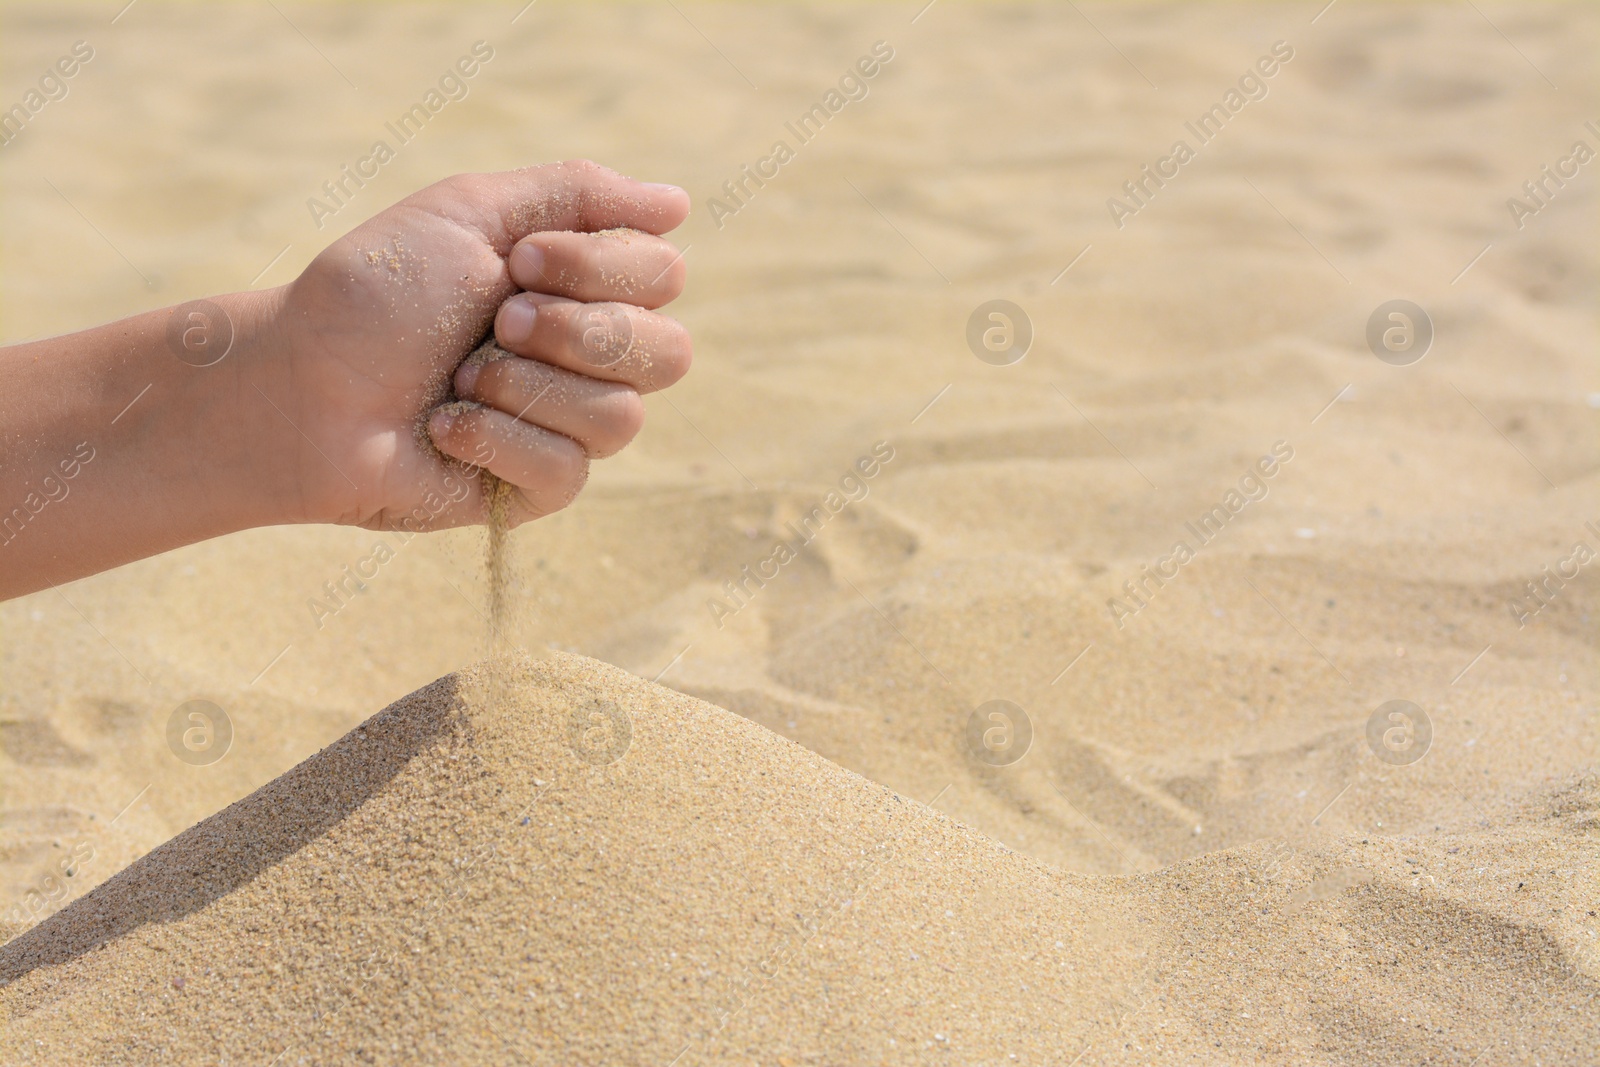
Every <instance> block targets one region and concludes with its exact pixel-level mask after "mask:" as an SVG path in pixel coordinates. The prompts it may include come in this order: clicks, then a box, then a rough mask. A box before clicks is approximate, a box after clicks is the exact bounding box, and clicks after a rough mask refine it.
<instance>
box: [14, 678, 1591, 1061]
mask: <svg viewBox="0 0 1600 1067" xmlns="http://www.w3.org/2000/svg"><path fill="white" fill-rule="evenodd" d="M1595 807H1596V790H1595V789H1594V788H1593V786H1592V784H1584V783H1579V784H1577V785H1576V786H1574V787H1573V788H1572V789H1570V790H1569V792H1568V794H1566V795H1565V796H1564V799H1561V800H1559V801H1558V802H1556V803H1555V804H1554V806H1553V807H1551V808H1550V810H1549V811H1545V812H1542V813H1539V812H1536V813H1534V814H1532V815H1530V816H1529V819H1528V822H1529V825H1528V826H1525V827H1522V828H1521V829H1520V831H1519V833H1518V834H1517V836H1518V837H1519V838H1520V839H1521V840H1523V841H1525V842H1526V841H1534V842H1536V844H1535V846H1534V847H1544V848H1554V847H1561V842H1559V841H1556V840H1553V836H1554V837H1559V836H1561V835H1562V834H1574V835H1582V834H1584V833H1592V823H1593V819H1594V810H1595ZM1563 820H1564V821H1563ZM1563 828H1564V829H1563ZM1366 844H1367V843H1366V842H1361V843H1359V844H1357V843H1355V842H1352V843H1351V845H1350V849H1349V850H1347V852H1348V853H1349V854H1348V855H1346V856H1344V857H1342V858H1341V857H1312V856H1304V855H1297V856H1292V857H1279V859H1280V861H1286V862H1290V863H1300V864H1305V865H1307V866H1308V867H1311V868H1317V867H1320V868H1322V869H1323V870H1324V871H1331V872H1332V873H1331V874H1325V875H1324V877H1322V878H1321V879H1320V880H1319V881H1317V882H1315V883H1313V891H1311V892H1302V893H1300V894H1299V895H1298V896H1292V895H1290V894H1289V893H1288V891H1287V889H1284V888H1282V885H1283V884H1284V882H1283V881H1276V880H1274V879H1271V878H1263V877H1260V872H1261V869H1262V861H1263V857H1262V856H1261V855H1257V854H1252V853H1250V852H1249V850H1243V851H1241V852H1238V853H1232V854H1219V855H1212V856H1207V857H1205V858H1203V859H1200V860H1197V861H1192V862H1190V863H1186V864H1181V865H1179V866H1177V867H1175V868H1171V869H1169V870H1168V871H1167V872H1164V873H1162V874H1159V875H1151V876H1145V877H1143V878H1140V879H1134V880H1117V879H1090V878H1084V877H1079V876H1071V875H1064V874H1061V873H1058V872H1054V871H1052V870H1050V869H1049V868H1046V867H1043V866H1041V865H1039V864H1038V863H1036V862H1034V861H1032V860H1029V859H1027V858H1026V857H1023V856H1021V855H1019V854H1016V853H1013V852H1011V851H1009V850H1007V849H1005V848H1004V847H1002V846H1000V845H998V844H996V843H994V842H993V841H991V840H990V839H988V838H986V837H984V836H982V835H981V834H978V833H977V832H975V831H973V830H970V829H968V828H966V827H963V826H961V825H960V824H958V823H955V822H953V821H951V820H950V819H948V818H946V817H945V816H943V815H942V814H940V813H939V812H937V811H936V810H934V809H933V808H932V807H929V806H927V805H924V804H922V803H919V802H916V801H913V800H909V799H907V798H904V797H901V796H898V795H896V794H894V793H892V792H891V791H889V790H887V789H884V788H882V787H880V786H877V785H874V784H872V783H870V782H868V781H867V780H865V779H863V778H860V777H858V776H857V775H855V774H853V773H851V772H849V771H846V770H843V769H841V768H839V767H836V766H834V765H832V764H830V763H828V762H827V761H826V760H824V759H822V758H821V757H819V756H817V755H815V754H814V753H812V752H810V751H809V750H807V749H805V748H802V747H801V746H799V745H797V744H794V743H792V742H789V741H787V740H785V739H783V738H781V737H778V736H777V735H775V734H772V733H770V732H768V731H767V730H765V729H763V728H761V727H760V726H757V725H755V724H754V723H751V722H750V721H748V720H746V719H743V718H741V717H739V716H736V715H733V714H731V713H729V712H726V711H723V710H721V709H719V708H716V707H713V706H711V705H708V704H704V703H701V702H699V701H697V700H694V699H692V698H689V697H686V696H683V695H681V694H678V693H675V692H672V691H670V690H666V689H662V688H659V687H657V686H654V685H651V684H649V683H647V682H643V681H641V680H639V679H637V678H635V677H633V676H631V675H628V674H626V673H625V672H622V671H620V670H618V669H616V668H613V667H610V666H606V665H604V664H600V663H597V662H595V661H592V660H587V659H582V658H580V657H576V656H565V655H563V656H560V657H559V658H557V659H553V660H550V661H545V662H534V661H516V662H511V661H506V662H505V663H504V664H503V665H502V666H500V667H499V668H497V669H495V670H492V671H491V670H489V669H488V668H485V667H480V668H477V669H475V670H473V671H468V672H463V673H461V674H458V675H452V676H449V677H446V678H443V679H441V680H440V681H438V682H435V683H434V684H433V685H431V686H428V687H427V688H425V689H422V690H420V691H419V692H417V693H414V694H412V695H411V696H410V697H407V698H406V699H404V700H402V701H400V702H398V703H396V704H395V705H393V706H392V707H390V708H389V709H387V710H385V711H384V712H382V713H380V714H379V715H376V716H374V717H373V718H371V719H369V720H368V721H367V722H366V723H364V724H362V725H361V726H360V727H358V728H357V729H356V730H354V731H353V732H351V733H350V734H349V735H347V736H346V737H344V738H343V739H342V740H340V741H338V742H337V743H335V744H333V745H330V746H329V747H328V748H326V749H324V750H323V751H322V752H320V753H318V754H317V755H315V756H313V757H312V758H310V759H308V760H306V761H305V762H304V763H302V764H300V765H299V766H298V767H296V768H294V769H293V770H291V771H290V772H288V773H287V774H285V775H283V776H281V777H280V778H278V779H277V780H275V781H273V782H272V783H270V784H269V785H267V786H265V787H264V788H262V789H260V790H257V791H256V792H255V793H254V794H252V795H250V796H249V797H247V798H245V799H244V800H241V801H239V802H238V803H236V804H234V805H232V806H231V807H229V808H227V809H225V810H224V811H222V812H220V813H218V814H217V815H215V816H213V817H211V818H209V819H207V820H205V821H203V822H201V823H199V824H198V825H196V826H194V827H192V828H191V829H189V830H188V831H186V832H184V833H182V834H180V835H179V836H178V837H176V838H174V839H173V840H172V841H170V842H169V843H167V844H166V845H164V846H162V847H161V848H158V849H157V850H155V851H154V852H152V853H150V854H149V855H148V856H146V857H144V858H143V859H141V860H140V861H138V862H137V863H135V864H133V865H132V866H131V867H129V868H128V869H127V870H125V871H123V872H122V873H120V874H118V875H117V876H115V877H114V878H112V879H110V880H109V881H108V882H106V883H105V884H104V885H102V886H101V887H99V888H98V889H96V890H95V891H94V892H93V893H91V894H89V895H88V896H86V897H84V898H83V899H81V900H79V901H77V902H76V903H74V904H73V905H71V906H70V907H68V908H66V909H65V910H63V911H62V912H60V913H59V914H57V915H56V916H54V917H53V918H51V919H50V920H48V921H46V922H44V923H42V924H41V925H39V926H38V927H36V928H35V929H33V930H31V931H30V932H28V933H27V934H25V935H23V936H21V937H19V938H17V939H16V940H14V941H12V942H11V943H10V944H8V945H6V946H5V947H4V948H3V949H0V1007H3V1009H4V1011H5V1013H6V1017H7V1018H9V1020H10V1024H11V1027H12V1034H11V1041H10V1042H9V1043H10V1044H12V1045H13V1046H14V1048H15V1049H16V1056H15V1058H12V1056H11V1055H10V1054H9V1053H8V1056H7V1062H8V1063H12V1062H20V1063H32V1062H39V1063H43V1062H56V1063H59V1062H72V1063H83V1062H94V1063H139V1064H148V1063H156V1062H182V1063H191V1062H226V1063H263V1064H266V1063H280V1064H291V1063H333V1062H339V1063H344V1062H372V1063H408V1064H412V1063H425V1064H433V1063H438V1064H474V1063H518V1062H529V1063H541V1062H562V1063H599V1062H608V1063H615V1062H627V1063H662V1064H667V1063H678V1064H690V1063H751V1062H760V1063H789V1064H795V1063H846V1062H848V1063H880V1062H923V1061H924V1060H925V1058H926V1057H927V1056H928V1055H929V1054H930V1050H940V1052H941V1055H942V1054H945V1053H948V1054H950V1055H949V1058H948V1059H947V1060H945V1062H953V1063H954V1062H959V1063H1010V1062H1020V1063H1037V1062H1043V1061H1046V1060H1049V1061H1052V1062H1053V1061H1056V1060H1058V1059H1061V1058H1062V1057H1063V1056H1065V1057H1066V1058H1068V1059H1070V1057H1071V1056H1072V1055H1077V1054H1080V1053H1085V1052H1087V1051H1090V1050H1094V1051H1095V1053H1096V1056H1097V1057H1098V1060H1099V1062H1116V1061H1120V1060H1123V1059H1125V1060H1126V1061H1127V1062H1139V1061H1140V1060H1141V1059H1142V1058H1144V1057H1147V1056H1149V1055H1154V1054H1157V1053H1162V1054H1168V1053H1172V1052H1183V1053H1184V1054H1186V1055H1198V1056H1200V1057H1202V1059H1203V1060H1211V1059H1216V1060H1217V1061H1227V1062H1256V1061H1257V1060H1258V1059H1260V1060H1262V1061H1263V1062H1264V1061H1270V1060H1273V1059H1278V1060H1280V1061H1281V1058H1282V1057H1283V1056H1285V1055H1291V1054H1292V1055H1294V1056H1295V1057H1296V1059H1297V1062H1343V1061H1344V1059H1345V1057H1347V1056H1349V1055H1352V1054H1359V1057H1360V1058H1361V1059H1362V1060H1363V1061H1365V1062H1391V1061H1392V1062H1418V1061H1417V1060H1416V1059H1415V1057H1416V1054H1417V1053H1418V1052H1419V1050H1424V1049H1426V1050H1432V1051H1434V1052H1435V1053H1437V1052H1438V1051H1439V1050H1441V1049H1446V1048H1456V1049H1458V1050H1459V1051H1460V1052H1461V1054H1462V1058H1463V1061H1465V1060H1467V1059H1470V1055H1471V1054H1472V1053H1474V1052H1476V1051H1478V1050H1480V1049H1482V1048H1485V1047H1488V1046H1489V1045H1490V1044H1496V1045H1498V1046H1499V1047H1500V1048H1501V1049H1502V1050H1512V1049H1514V1048H1516V1047H1518V1046H1519V1045H1520V1046H1521V1047H1524V1048H1527V1047H1533V1045H1538V1046H1540V1047H1541V1049H1542V1055H1543V1056H1544V1057H1545V1060H1544V1061H1545V1062H1562V1061H1563V1060H1566V1061H1568V1062H1578V1061H1579V1060H1578V1057H1579V1055H1580V1050H1581V1049H1582V1048H1583V1047H1590V1048H1592V1047H1593V1045H1594V1042H1595V1040H1596V1039H1597V1038H1600V1026H1597V1024H1596V1022H1595V1018H1596V1017H1595V1014H1594V1012H1593V1010H1592V1001H1593V997H1594V994H1595V990H1596V985H1595V982H1594V981H1593V980H1592V978H1590V977H1585V976H1584V975H1583V974H1582V973H1581V972H1580V970H1579V969H1577V968H1575V967H1574V965H1573V963H1572V962H1571V960H1570V959H1569V954H1568V952H1567V951H1566V950H1564V949H1563V947H1562V946H1561V945H1560V944H1558V943H1557V942H1556V941H1554V940H1553V939H1552V938H1550V937H1549V936H1547V935H1545V934H1543V933H1541V932H1540V931H1539V930H1537V929H1535V928H1531V927H1528V926H1526V925H1524V924H1519V923H1518V922H1517V921H1515V919H1514V918H1512V917H1509V916H1502V917H1497V916H1496V915H1494V914H1492V913H1490V912H1489V911H1486V910H1483V909H1470V908H1466V907H1463V906H1461V905H1459V904H1457V903H1454V902H1451V901H1449V900H1440V899H1424V897H1425V896H1426V895H1425V894H1424V895H1423V896H1419V894H1418V893H1417V892H1416V891H1414V890H1408V889H1407V888H1406V883H1405V881H1404V879H1405V878H1406V877H1407V876H1408V875H1409V873H1410V872H1412V871H1413V870H1414V869H1415V868H1414V867H1412V866H1408V864H1413V863H1415V862H1417V861H1416V859H1415V850H1414V849H1413V850H1411V851H1409V852H1408V851H1406V850H1405V849H1404V848H1403V847H1401V846H1400V845H1399V844H1397V843H1395V842H1380V843H1379V844H1378V845H1376V846H1372V847H1371V848H1368V849H1363V848H1362V846H1364V845H1366ZM1568 844H1570V842H1568ZM1447 847H1450V848H1451V854H1452V855H1453V854H1454V853H1455V852H1459V851H1460V850H1461V844H1460V842H1459V841H1457V842H1455V843H1454V844H1453V845H1448V846H1447V844H1446V843H1445V842H1442V841H1441V842H1436V843H1435V844H1434V845H1430V846H1428V848H1430V849H1431V850H1432V851H1436V852H1440V853H1443V852H1444V851H1445V850H1446V848H1447ZM1477 847H1479V846H1478V845H1474V848H1477ZM1356 853H1361V855H1360V856H1359V857H1358V856H1357V855H1356ZM1357 859H1359V860H1360V864H1361V865H1360V866H1358V864H1357V862H1356V861H1357ZM1568 862H1570V861H1568ZM1590 873H1591V875H1592V873H1593V872H1592V871H1591V872H1590ZM1480 892H1481V890H1480ZM1529 902H1530V903H1531V900H1530V901H1529ZM1292 925H1298V926H1299V927H1301V929H1299V930H1295V931H1291V930H1290V929H1289V927H1290V926H1292ZM1291 935H1292V936H1291ZM1291 944H1292V945H1295V946H1298V947H1297V948H1296V949H1295V950H1294V951H1293V952H1292V953H1291V952H1289V951H1288V949H1287V946H1288V945H1291ZM1446 963H1448V964H1449V965H1450V966H1449V969H1448V970H1445V969H1443V968H1444V964H1446ZM1463 979H1465V980H1463ZM1375 993H1381V994H1382V995H1381V996H1374V994H1375ZM1513 995H1515V996H1517V997H1519V998H1520V1000H1519V1004H1520V1005H1521V1008H1522V1009H1523V1010H1522V1011H1521V1012H1520V1013H1519V1014H1520V1019H1519V1020H1518V1023H1517V1028H1516V1031H1515V1032H1513V1031H1512V1030H1511V1028H1509V1027H1508V1026H1506V1025H1505V1024H1496V1025H1498V1026H1500V1027H1501V1028H1502V1029H1504V1030H1505V1031H1506V1032H1505V1033H1498V1032H1495V1031H1494V1030H1492V1029H1486V1027H1485V1025H1484V1024H1483V1023H1482V1022H1481V1020H1479V1019H1475V1018H1474V1016H1475V1015H1477V1014H1478V1012H1479V1011H1481V1010H1482V1009H1486V1008H1488V1007H1490V1006H1492V1005H1493V1004H1494V1003H1495V1002H1496V1001H1497V1000H1500V999H1502V998H1506V997H1510V996H1513ZM1356 1003H1359V1004H1361V1005H1362V1007H1361V1009H1360V1014H1359V1015H1358V1014H1357V1013H1356V1011H1355V1010H1354V1009H1353V1005H1354V1004H1356ZM1413 1031H1414V1032H1413ZM1447 1031H1448V1032H1447ZM1580 1031H1582V1032H1580ZM1136 1033H1137V1034H1139V1035H1142V1036H1139V1037H1135V1036H1134V1035H1135V1034H1136ZM1530 1037H1536V1038H1537V1039H1538V1040H1537V1041H1530ZM1474 1042H1475V1043H1476V1044H1474ZM1222 1048H1226V1049H1227V1051H1226V1052H1225V1053H1224V1052H1220V1051H1218V1050H1219V1049H1222ZM1013 1057H1014V1059H1013ZM1438 1062H1450V1061H1449V1060H1441V1061H1438Z"/></svg>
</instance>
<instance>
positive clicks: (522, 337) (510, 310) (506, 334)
mask: <svg viewBox="0 0 1600 1067" xmlns="http://www.w3.org/2000/svg"><path fill="white" fill-rule="evenodd" d="M541 258H542V257H541ZM538 314H539V309H538V308H536V307H534V306H533V303H532V302H531V301H528V300H520V299H517V298H515V297H513V298H512V299H510V300H507V301H506V303H505V306H504V307H502V308H501V309H500V321H499V322H498V323H496V324H495V329H494V332H495V336H496V337H497V338H498V339H499V341H500V344H501V345H503V346H513V345H521V344H526V343H527V342H528V339H529V338H531V337H532V336H533V320H534V318H535V317H537V315H538Z"/></svg>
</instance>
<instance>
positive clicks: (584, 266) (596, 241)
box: [507, 230, 688, 308]
mask: <svg viewBox="0 0 1600 1067" xmlns="http://www.w3.org/2000/svg"><path fill="white" fill-rule="evenodd" d="M507 266H509V267H510V269H511V280H512V281H514V282H516V283H517V284H518V285H519V286H521V287H522V288H524V289H528V290H531V291H533V292H536V293H549V294H552V295H554V296H566V297H571V298H572V299H574V300H583V301H588V302H593V301H599V300H622V301H626V302H627V303H629V304H637V305H639V306H640V307H646V308H658V307H660V306H661V305H662V304H666V303H670V302H671V301H673V300H675V299H677V296H678V294H679V293H681V292H683V280H684V276H685V275H686V274H687V273H688V271H687V268H686V267H685V266H684V262H683V253H681V252H679V251H678V249H677V248H676V247H675V246H674V245H673V244H672V243H671V242H670V241H667V240H665V239H664V238H660V237H654V236H652V235H650V234H648V233H640V232H638V231H637V230H609V231H607V232H605V233H566V232H558V233H532V234H529V235H528V236H527V237H524V238H523V239H522V240H520V241H518V242H517V246H516V247H515V248H513V249H512V250H511V257H510V259H509V260H508V261H507Z"/></svg>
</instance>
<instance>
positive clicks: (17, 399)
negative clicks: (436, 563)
mask: <svg viewBox="0 0 1600 1067" xmlns="http://www.w3.org/2000/svg"><path fill="white" fill-rule="evenodd" d="M277 299H278V294H277V293H276V292H268V293H242V294H234V295H231V296H219V297H215V298H213V300H212V303H213V304H214V306H216V307H220V308H221V309H222V310H223V311H224V312H225V313H226V320H227V321H207V317H206V316H205V315H203V314H202V315H201V316H200V317H198V318H193V319H190V318H188V317H187V316H186V315H180V313H179V312H177V311H175V310H174V309H162V310H159V311H153V312H148V313H146V314H142V315H136V316H134V317H132V318H128V319H124V320H122V321H120V322H115V323H111V324H109V325H106V326H100V327H97V328H95V329H92V330H86V331H84V332H82V333H77V334H71V335H68V336H66V337H56V338H51V339H49V340H44V341H35V342H29V343H27V344H21V345H15V346H12V347H9V348H5V349H0V600H3V599H6V598H9V597H13V596H18V595H21V594H23V593H28V592H32V591H34V590H37V589H42V588H45V587H46V586H50V585H59V584H61V583H63V582H68V581H71V580H73V579H75V578H80V577H83V576H85V575H87V574H92V573H95V572H97V571H101V570H105V569H107V568H109V567H114V566H117V565H119V564H122V563H126V562H129V561H131V560H135V559H140V558H143V557H145V556H150V555H154V554H156V553H159V552H163V551H166V550H168V549H171V548H176V547H178V546H180V545H185V544H189V543H192V542H195V541H199V540H202V539H205V538H208V537H215V536H218V535H220V534H225V533H231V532H234V531H237V530H242V529H247V528H250V527H253V526H261V525H270V524H273V523H277V522H286V521H291V520H292V518H293V517H294V515H293V505H292V500H293V492H294V487H293V486H291V485H281V484H273V483H274V481H275V479H274V478H273V477H272V474H271V472H272V471H273V469H274V465H272V464H270V463H260V462H258V460H259V458H260V456H261V454H262V450H264V449H270V448H272V447H274V443H275V442H277V441H279V440H280V438H282V436H283V432H284V430H286V429H287V430H289V431H290V432H292V428H291V427H288V426H287V425H286V424H285V425H274V424H273V420H278V421H279V423H282V417H281V416H279V415H278V414H277V413H275V412H274V410H273V409H272V407H271V406H270V405H269V404H268V403H267V402H265V401H264V400H263V399H262V398H261V397H260V396H259V395H257V394H256V393H255V391H254V389H253V387H252V384H251V371H252V368H253V366H254V365H255V364H256V363H257V362H258V361H259V358H260V354H261V351H262V349H263V348H264V347H266V346H269V345H271V344H273V343H275V341H274V337H273V335H272V327H271V325H270V324H271V322H272V308H273V307H274V305H275V303H276V301H277ZM213 317H214V316H213ZM175 320H176V322H175ZM230 326H231V330H232V342H231V345H230V346H229V347H228V348H227V351H226V355H223V356H222V358H220V360H218V361H217V362H215V363H213V364H212V365H210V366H195V365H193V364H194V363H197V362H204V361H206V360H207V359H209V358H213V357H214V356H216V355H218V354H220V349H221V346H222V344H223V343H225V342H226V331H228V330H229V329H230ZM169 329H170V331H171V332H172V333H174V334H177V338H176V349H175V347H174V346H173V345H169ZM185 330H188V331H189V333H188V336H187V338H185V337H184V335H183V334H184V331H185ZM186 340H187V342H188V347H184V342H185V341H186ZM207 344H209V345H210V346H211V347H210V349H209V350H208V349H207V347H206V345H207ZM180 352H182V353H183V358H180V355H179V353H180ZM186 360H187V362H186ZM252 400H254V401H255V402H254V403H251V401H252Z"/></svg>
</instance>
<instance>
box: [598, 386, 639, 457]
mask: <svg viewBox="0 0 1600 1067" xmlns="http://www.w3.org/2000/svg"><path fill="white" fill-rule="evenodd" d="M644 418H645V410H644V400H643V399H641V398H640V396H639V394H638V393H637V392H635V391H634V390H632V389H629V388H627V387H623V388H621V389H618V390H617V391H616V392H615V393H613V394H612V395H611V396H609V397H607V398H606V401H605V413H604V417H603V418H602V420H601V425H602V427H603V429H602V430H601V432H600V433H599V434H597V435H596V441H595V449H594V451H595V455H596V457H597V458H604V457H606V456H611V455H615V454H616V453H618V452H620V451H622V449H623V448H625V447H626V446H627V444H628V442H630V441H632V440H633V439H634V438H635V437H637V436H639V431H640V430H642V429H644Z"/></svg>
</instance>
